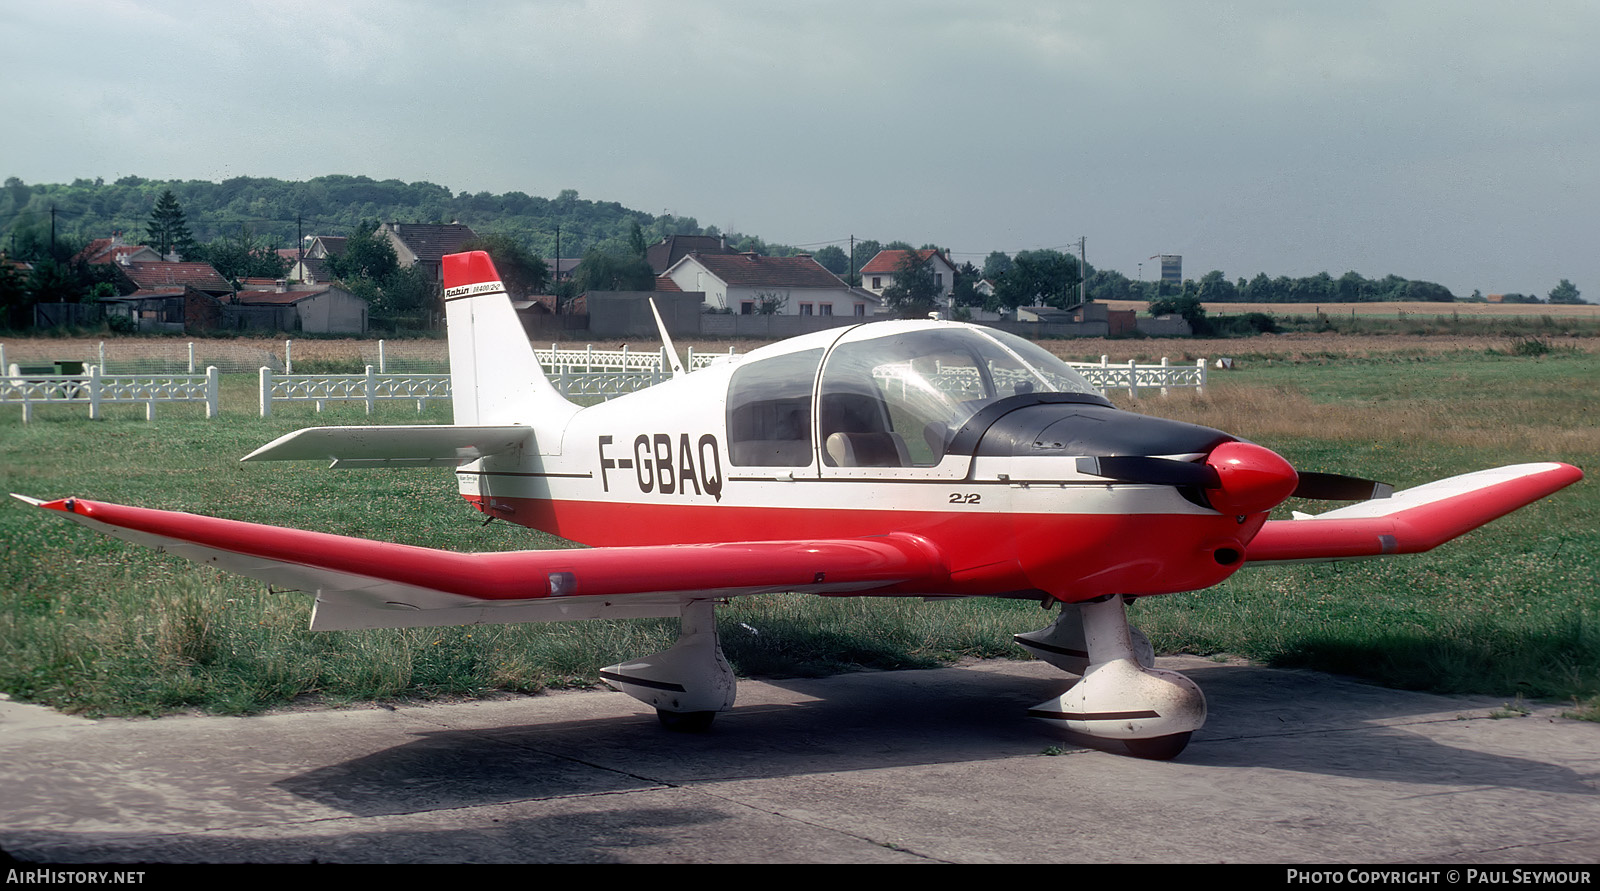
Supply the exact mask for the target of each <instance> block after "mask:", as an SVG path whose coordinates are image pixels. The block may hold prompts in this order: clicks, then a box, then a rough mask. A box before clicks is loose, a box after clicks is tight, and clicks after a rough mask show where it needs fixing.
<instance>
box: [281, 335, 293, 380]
mask: <svg viewBox="0 0 1600 891" xmlns="http://www.w3.org/2000/svg"><path fill="white" fill-rule="evenodd" d="M283 373H284V374H294V341H292V340H286V341H284V342H283Z"/></svg>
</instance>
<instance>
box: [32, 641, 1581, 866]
mask: <svg viewBox="0 0 1600 891" xmlns="http://www.w3.org/2000/svg"><path fill="white" fill-rule="evenodd" d="M1158 664H1159V665H1160V666H1161V667H1165V668H1175V669H1178V670H1182V671H1184V672H1185V673H1187V674H1188V675H1189V676H1190V677H1191V678H1193V679H1194V680H1195V681H1196V682H1198V683H1199V684H1200V686H1201V688H1202V689H1203V690H1204V691H1205V693H1206V696H1207V699H1208V703H1209V707H1210V718H1209V719H1208V722H1207V724H1206V726H1205V727H1204V728H1203V729H1202V730H1200V731H1199V732H1197V733H1196V734H1195V737H1194V740H1193V741H1192V742H1191V743H1190V745H1189V748H1188V749H1187V750H1186V751H1185V752H1184V753H1183V754H1182V755H1180V756H1179V757H1178V759H1177V760H1175V761H1170V762H1155V761H1144V760H1139V759H1135V758H1131V757H1128V756H1126V755H1123V754H1118V753H1116V752H1115V751H1114V750H1115V749H1116V746H1115V745H1108V746H1107V747H1106V750H1104V751H1102V750H1097V749H1094V748H1090V747H1087V746H1086V745H1084V744H1083V741H1082V740H1073V739H1071V738H1069V737H1067V736H1065V735H1064V734H1062V733H1061V732H1060V731H1058V730H1055V729H1053V728H1052V727H1050V726H1048V725H1046V724H1044V723H1042V722H1039V721H1035V720H1032V719H1029V718H1027V717H1026V716H1025V714H1024V712H1025V710H1026V709H1027V708H1028V707H1029V706H1032V705H1035V704H1038V703H1040V702H1043V701H1044V700H1046V699H1049V698H1050V697H1052V696H1054V695H1056V694H1057V693H1059V692H1061V691H1062V690H1063V689H1065V688H1066V687H1067V686H1068V685H1070V683H1071V682H1072V680H1073V679H1072V678H1071V677H1070V676H1067V675H1064V674H1062V673H1060V672H1058V671H1056V670H1055V669H1053V668H1051V667H1049V666H1048V665H1044V664H1042V663H1039V662H1006V661H994V662H980V663H974V664H971V665H968V666H964V667H959V668H950V669H939V670H933V671H904V672H871V673H860V674H850V675H843V676H838V677H832V678H826V679H822V680H794V681H788V680H785V681H748V680H747V681H741V683H740V685H739V698H738V703H737V704H736V705H735V707H734V709H733V711H731V712H728V713H726V714H723V715H721V716H720V717H718V719H717V721H716V724H715V725H714V726H713V728H712V729H711V731H710V732H709V733H706V734H703V735H686V734H675V733H669V732H667V731H665V730H663V729H662V728H661V727H660V726H659V725H658V724H657V721H656V718H655V715H654V714H653V713H652V712H651V711H650V710H648V709H647V708H646V707H644V706H643V705H641V704H640V703H638V702H636V701H634V700H632V699H630V698H628V697H626V696H624V695H622V694H620V693H612V692H601V691H579V692H568V693H557V694H551V695H546V696H532V697H518V698H511V699H498V700H490V701H474V702H465V703H454V704H429V705H418V706H407V707H401V708H377V707H366V708H356V709H344V710H315V711H297V712H284V713H279V714H272V715H265V716H259V717H250V718H218V717H169V718H161V719H158V720H111V719H108V720H99V721H91V720H85V719H81V718H74V717H69V716H63V715H59V714H57V713H55V712H52V711H50V710H48V709H43V708H40V707H37V706H27V705H19V704H16V703H9V702H7V703H0V850H3V851H4V852H5V854H6V855H8V856H9V857H11V858H15V860H17V861H20V862H23V863H51V864H77V863H97V864H105V863H196V862H200V863H237V862H257V863H307V862H313V861H314V862H321V863H340V862H344V863H489V862H524V863H526V862H536V863H569V862H571V863H927V862H939V863H1046V862H1057V863H1069V862H1070V863H1285V864H1385V863H1406V862H1409V863H1428V864H1463V865H1470V864H1578V865H1579V866H1576V867H1567V870H1568V874H1570V875H1572V876H1578V875H1580V874H1581V876H1582V878H1580V879H1578V880H1577V881H1576V882H1575V883H1576V884H1580V885H1582V884H1587V885H1592V884H1594V881H1595V879H1596V877H1597V876H1595V875H1594V873H1600V869H1595V868H1592V867H1593V865H1594V864H1597V863H1600V724H1597V723H1593V722H1581V721H1574V720H1568V719H1565V718H1562V717H1560V712H1561V709H1560V708H1559V707H1548V706H1539V705H1532V706H1530V707H1529V708H1530V713H1529V714H1526V715H1524V716H1520V717H1495V716H1494V713H1496V712H1497V711H1498V712H1502V713H1503V712H1504V708H1503V707H1504V706H1505V705H1506V703H1505V702H1504V700H1497V699H1493V698H1485V697H1446V696H1435V695H1429V694H1422V693H1408V692H1401V691H1394V690H1385V689H1382V688H1378V687H1371V686H1367V685H1364V684H1360V683H1355V682H1352V681H1349V680H1345V679H1341V678H1336V677H1332V676H1329V675H1323V674H1316V673H1312V672H1300V671H1284V670H1275V669H1268V668H1262V667H1259V666H1251V665H1240V664H1219V663H1214V662H1210V661H1207V660H1204V659H1198V658H1188V657H1180V658H1173V659H1161V660H1159V661H1158ZM0 859H3V858H0Z"/></svg>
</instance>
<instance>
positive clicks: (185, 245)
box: [145, 189, 195, 259]
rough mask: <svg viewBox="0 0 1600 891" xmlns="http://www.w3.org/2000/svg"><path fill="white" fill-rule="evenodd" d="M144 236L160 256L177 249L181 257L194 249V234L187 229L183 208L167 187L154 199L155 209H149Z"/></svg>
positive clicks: (187, 224)
mask: <svg viewBox="0 0 1600 891" xmlns="http://www.w3.org/2000/svg"><path fill="white" fill-rule="evenodd" d="M145 234H146V237H147V238H148V239H149V240H150V246H151V247H153V248H155V249H156V250H157V251H158V252H159V253H160V254H161V256H162V257H165V256H167V254H169V253H171V252H173V251H177V253H178V257H179V258H180V259H181V258H183V257H185V256H187V255H189V254H190V253H192V252H193V251H194V248H195V241H194V235H193V233H191V232H190V231H189V223H188V221H187V220H186V219H184V216H183V208H182V207H181V206H180V205H179V204H178V198H177V196H175V195H173V194H172V190H171V189H168V190H167V191H165V192H162V193H161V197H160V198H159V199H157V201H156V207H155V210H152V211H150V222H149V224H148V225H147V226H146V227H145Z"/></svg>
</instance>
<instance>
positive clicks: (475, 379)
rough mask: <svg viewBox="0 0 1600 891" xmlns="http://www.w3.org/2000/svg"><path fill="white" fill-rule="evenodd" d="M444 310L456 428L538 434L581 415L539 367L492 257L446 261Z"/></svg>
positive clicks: (451, 256)
mask: <svg viewBox="0 0 1600 891" xmlns="http://www.w3.org/2000/svg"><path fill="white" fill-rule="evenodd" d="M444 306H445V325H446V326H447V330H448V332H449V337H450V390H451V399H452V401H453V403H454V406H455V423H457V424H469V425H475V424H526V425H528V426H531V427H534V428H535V429H539V428H542V427H548V425H549V422H550V420H551V416H552V415H557V416H560V417H561V419H562V420H563V421H564V420H565V418H566V417H570V416H571V414H572V413H573V412H576V411H577V410H578V407H577V406H575V405H573V404H572V403H571V402H568V401H567V399H566V397H564V396H562V395H561V394H560V393H559V392H558V391H557V390H556V388H555V387H554V386H553V385H551V383H550V380H549V378H548V377H546V376H545V373H544V369H543V368H541V367H540V366H539V360H538V359H537V358H536V357H535V356H534V354H533V345H532V344H530V343H529V342H528V338H527V336H526V334H525V333H524V332H523V329H522V321H521V319H519V318H517V312H516V310H515V309H514V308H512V306H511V298H510V296H509V295H508V294H507V293H506V288H505V284H504V283H503V282H502V281H501V279H500V273H499V272H498V271H497V270H496V269H495V267H494V261H493V260H491V259H490V258H489V255H488V254H487V253H485V252H484V251H471V252H469V253H462V254H446V255H445V257H444ZM540 422H543V423H540Z"/></svg>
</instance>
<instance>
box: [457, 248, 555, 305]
mask: <svg viewBox="0 0 1600 891" xmlns="http://www.w3.org/2000/svg"><path fill="white" fill-rule="evenodd" d="M461 250H463V251H487V252H488V254H489V257H490V258H491V259H493V260H494V268H495V270H496V271H497V272H499V273H500V280H501V281H502V282H504V283H505V286H506V290H507V291H508V292H509V293H510V294H511V296H513V297H519V298H521V297H529V296H531V295H534V294H543V293H544V289H545V286H546V285H548V284H549V283H550V267H549V266H548V265H546V264H545V262H544V260H543V259H542V258H541V257H540V256H539V255H538V254H535V253H533V252H532V251H530V250H528V249H527V247H525V246H524V245H523V243H522V242H521V241H519V240H518V239H516V238H514V237H512V236H510V235H507V234H504V233H491V234H489V235H480V236H478V237H477V238H474V239H472V240H470V241H467V242H465V243H463V244H462V245H461Z"/></svg>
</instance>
